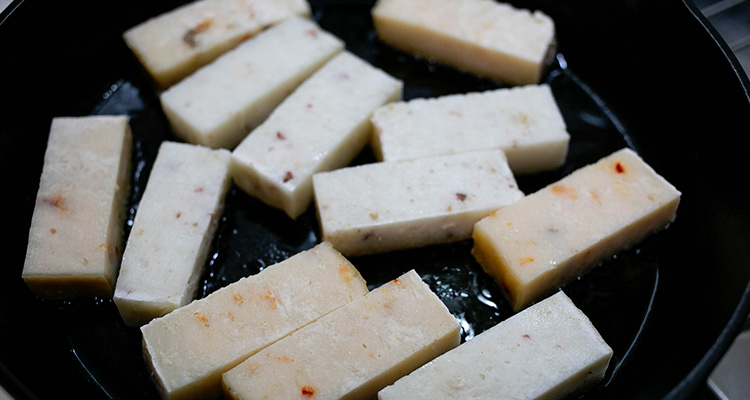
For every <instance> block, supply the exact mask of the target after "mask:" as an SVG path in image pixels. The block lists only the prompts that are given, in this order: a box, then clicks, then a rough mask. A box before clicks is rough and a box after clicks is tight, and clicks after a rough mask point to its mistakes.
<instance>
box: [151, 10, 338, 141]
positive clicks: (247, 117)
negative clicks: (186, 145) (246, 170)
mask: <svg viewBox="0 0 750 400" xmlns="http://www.w3.org/2000/svg"><path fill="white" fill-rule="evenodd" d="M343 48H344V42H343V41H341V40H340V39H339V38H337V37H335V36H334V35H332V34H330V33H328V32H326V31H324V30H322V29H320V27H319V26H318V25H317V24H316V23H315V22H314V21H311V20H309V19H307V18H303V17H296V16H295V17H290V18H288V19H286V20H285V21H284V22H281V23H279V24H277V25H274V26H273V27H271V28H268V29H266V30H265V31H263V32H261V33H259V34H258V35H256V36H255V37H253V38H252V39H249V40H247V41H245V42H243V43H242V44H241V45H239V46H237V47H235V48H234V49H232V50H230V51H228V52H226V53H224V54H223V55H222V56H221V57H219V58H217V59H216V60H214V61H213V62H212V63H210V64H208V65H206V66H204V67H202V68H200V69H199V70H197V71H196V72H195V73H193V74H192V75H190V76H188V77H187V78H185V79H183V80H182V81H180V82H179V83H177V84H175V85H173V86H171V87H170V88H169V89H167V90H166V91H164V92H162V93H161V95H160V99H161V104H162V108H163V110H164V113H165V114H166V116H167V118H168V119H169V122H170V124H171V126H172V129H173V130H174V132H175V134H176V135H177V136H179V137H180V138H182V139H184V140H185V141H187V142H190V143H193V144H201V145H204V146H208V147H224V148H228V149H231V148H234V147H235V146H236V145H237V144H238V143H239V142H240V141H242V139H244V138H245V136H247V134H248V133H250V131H252V130H253V129H255V128H256V127H257V126H258V125H260V123H261V122H263V120H265V119H266V118H267V117H268V115H269V114H271V112H272V111H273V110H274V108H276V106H278V105H279V104H280V103H281V102H282V101H283V100H284V98H286V96H287V95H289V94H290V93H291V92H292V91H294V89H296V88H297V86H298V85H299V84H300V83H302V81H304V80H305V79H307V78H308V77H309V76H310V75H312V74H313V73H314V72H315V71H316V70H317V69H318V68H320V67H321V66H322V65H323V64H325V63H326V62H327V61H328V60H330V59H331V58H332V57H333V56H335V55H336V54H338V53H339V52H340V51H341V50H343Z"/></svg>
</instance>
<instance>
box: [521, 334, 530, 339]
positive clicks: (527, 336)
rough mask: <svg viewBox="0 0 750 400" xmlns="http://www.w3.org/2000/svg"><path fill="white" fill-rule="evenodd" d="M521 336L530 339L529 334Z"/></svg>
mask: <svg viewBox="0 0 750 400" xmlns="http://www.w3.org/2000/svg"><path fill="white" fill-rule="evenodd" d="M523 337H525V338H526V339H531V336H529V335H523Z"/></svg>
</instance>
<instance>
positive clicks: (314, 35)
mask: <svg viewBox="0 0 750 400" xmlns="http://www.w3.org/2000/svg"><path fill="white" fill-rule="evenodd" d="M306 33H307V34H308V35H310V36H312V37H314V38H317V37H318V31H316V30H315V29H310V30H308V31H307V32H306Z"/></svg>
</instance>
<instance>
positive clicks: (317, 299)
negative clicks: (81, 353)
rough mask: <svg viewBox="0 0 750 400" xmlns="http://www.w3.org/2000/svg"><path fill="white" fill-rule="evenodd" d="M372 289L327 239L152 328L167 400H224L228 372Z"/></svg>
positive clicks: (156, 370) (150, 354)
mask: <svg viewBox="0 0 750 400" xmlns="http://www.w3.org/2000/svg"><path fill="white" fill-rule="evenodd" d="M367 292H368V290H367V284H366V282H365V281H364V279H362V276H361V275H360V274H359V272H358V271H357V270H356V269H355V268H354V266H353V265H352V264H351V263H350V262H349V261H348V260H347V259H346V258H344V257H343V256H341V254H340V253H339V252H337V251H336V250H335V249H333V247H332V246H331V245H330V244H329V243H325V242H323V243H321V244H319V245H317V246H316V247H314V248H312V249H310V250H306V251H303V252H301V253H298V254H296V255H294V256H292V257H290V258H288V259H286V260H284V261H282V262H279V263H277V264H274V265H271V266H269V267H267V268H265V269H263V270H262V271H261V272H259V273H258V274H256V275H253V276H249V277H246V278H242V279H240V280H239V281H237V282H234V283H231V284H229V285H228V286H225V287H223V288H221V289H219V290H217V291H215V292H213V293H211V294H209V295H208V296H207V297H205V298H204V299H200V300H195V301H193V302H191V303H190V304H188V305H186V306H184V307H182V308H179V309H177V310H175V311H172V312H171V313H169V314H167V315H165V316H164V317H161V318H156V319H154V320H153V321H151V322H150V323H148V324H146V325H144V326H143V327H141V332H142V333H143V346H144V354H145V357H146V360H147V361H148V363H149V365H150V366H151V370H152V372H153V374H154V380H155V381H156V383H157V384H158V388H159V390H160V393H161V395H162V397H163V398H164V399H170V400H177V399H185V400H187V399H191V400H194V399H216V398H220V397H221V374H222V373H224V372H225V371H228V370H229V369H231V368H232V367H234V366H236V365H237V364H239V363H240V362H242V361H243V360H245V359H247V358H248V357H250V356H251V355H253V354H255V353H257V352H258V351H260V350H262V349H263V348H265V347H266V346H268V345H269V344H271V343H274V342H276V341H277V340H279V339H281V338H282V337H284V336H286V335H288V334H290V333H292V332H294V331H296V330H297V329H299V328H301V327H303V326H305V325H307V324H309V323H311V322H313V321H315V320H316V319H318V318H319V317H320V316H322V315H325V314H327V313H329V312H331V311H333V310H335V309H337V308H339V307H341V306H343V305H344V304H347V303H349V302H350V301H352V300H355V299H357V298H360V297H362V296H364V295H365V294H366V293H367Z"/></svg>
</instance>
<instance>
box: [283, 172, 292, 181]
mask: <svg viewBox="0 0 750 400" xmlns="http://www.w3.org/2000/svg"><path fill="white" fill-rule="evenodd" d="M292 179H294V175H293V174H292V171H286V174H285V175H284V183H286V182H289V181H291V180H292Z"/></svg>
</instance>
